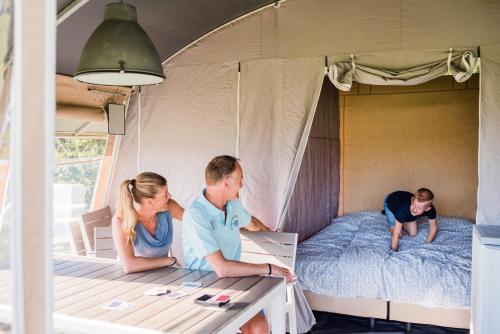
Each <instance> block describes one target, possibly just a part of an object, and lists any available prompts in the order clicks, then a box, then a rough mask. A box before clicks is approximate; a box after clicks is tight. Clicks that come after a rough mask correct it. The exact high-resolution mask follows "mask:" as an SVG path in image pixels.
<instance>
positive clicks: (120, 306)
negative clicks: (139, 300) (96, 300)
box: [104, 300, 134, 311]
mask: <svg viewBox="0 0 500 334" xmlns="http://www.w3.org/2000/svg"><path fill="white" fill-rule="evenodd" d="M132 306H134V304H132V303H127V302H124V301H122V300H113V301H111V303H109V304H107V305H105V306H104V308H105V309H106V310H110V311H122V310H125V309H127V308H129V307H132Z"/></svg>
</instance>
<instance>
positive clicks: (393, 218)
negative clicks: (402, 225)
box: [384, 198, 396, 227]
mask: <svg viewBox="0 0 500 334" xmlns="http://www.w3.org/2000/svg"><path fill="white" fill-rule="evenodd" d="M384 211H385V216H386V217H387V222H388V223H389V227H394V225H395V224H396V216H394V213H392V212H391V210H389V207H388V206H387V198H386V199H385V200H384Z"/></svg>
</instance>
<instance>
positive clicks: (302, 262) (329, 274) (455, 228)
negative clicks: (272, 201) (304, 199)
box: [295, 211, 472, 309]
mask: <svg viewBox="0 0 500 334" xmlns="http://www.w3.org/2000/svg"><path fill="white" fill-rule="evenodd" d="M438 224H439V225H438V226H439V228H438V233H437V235H436V238H435V239H434V241H433V242H432V243H430V244H427V243H426V242H425V239H426V236H427V232H428V229H429V225H428V223H427V222H422V223H419V226H418V234H417V236H416V237H413V238H412V237H410V236H408V235H407V234H405V235H404V236H403V238H402V239H401V240H400V242H399V250H398V252H393V251H391V250H390V247H389V246H390V241H391V235H390V233H389V231H388V225H387V221H386V218H385V216H384V215H382V214H381V213H380V212H377V211H364V212H356V213H352V214H348V215H345V216H342V217H338V218H335V219H332V221H331V224H330V225H329V226H328V227H326V228H325V229H323V230H322V231H320V232H319V233H318V234H316V235H314V236H313V237H311V238H310V239H308V240H306V241H304V242H302V243H301V244H299V245H298V248H297V260H296V265H295V273H296V275H297V277H298V279H299V281H300V283H301V285H302V287H303V289H304V290H308V291H311V292H314V293H318V294H322V295H326V296H330V297H337V298H375V299H381V300H391V301H394V302H401V303H412V304H420V305H424V306H427V307H441V308H460V309H469V308H470V303H471V298H470V291H471V263H472V260H471V258H472V220H470V219H464V218H452V217H438Z"/></svg>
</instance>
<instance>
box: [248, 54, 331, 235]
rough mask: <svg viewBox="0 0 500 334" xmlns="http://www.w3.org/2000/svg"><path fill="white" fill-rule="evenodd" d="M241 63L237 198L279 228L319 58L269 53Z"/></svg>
mask: <svg viewBox="0 0 500 334" xmlns="http://www.w3.org/2000/svg"><path fill="white" fill-rule="evenodd" d="M241 65H242V66H241V88H240V89H241V97H240V105H241V108H240V143H239V148H240V149H239V152H240V160H241V164H242V166H243V172H244V179H243V183H244V187H243V191H242V192H241V199H242V201H243V203H244V204H245V206H246V208H247V209H248V210H249V212H250V213H251V214H252V215H254V216H256V217H257V218H259V219H260V220H261V221H262V222H263V223H264V224H266V225H268V226H269V227H270V228H272V229H276V228H277V229H280V227H281V225H282V222H283V220H284V217H285V214H284V213H285V212H286V208H287V206H288V203H289V201H290V198H291V195H292V191H293V188H294V185H295V181H296V179H297V174H298V171H299V168H300V164H301V162H302V157H303V155H304V150H305V147H306V144H307V138H308V135H309V131H310V129H311V125H312V120H313V118H314V112H315V110H316V104H317V101H318V98H319V93H320V91H321V83H322V80H323V75H324V74H323V73H324V64H323V59H322V58H302V59H286V60H284V59H267V60H258V61H250V62H245V63H242V64H241Z"/></svg>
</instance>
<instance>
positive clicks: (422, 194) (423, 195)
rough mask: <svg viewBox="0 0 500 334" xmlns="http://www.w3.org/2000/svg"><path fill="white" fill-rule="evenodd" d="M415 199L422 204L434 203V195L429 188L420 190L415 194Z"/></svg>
mask: <svg viewBox="0 0 500 334" xmlns="http://www.w3.org/2000/svg"><path fill="white" fill-rule="evenodd" d="M415 198H416V199H417V201H419V202H420V203H423V202H428V201H432V200H433V199H434V194H433V193H432V191H430V190H429V189H427V188H420V189H418V190H417V192H416V193H415Z"/></svg>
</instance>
